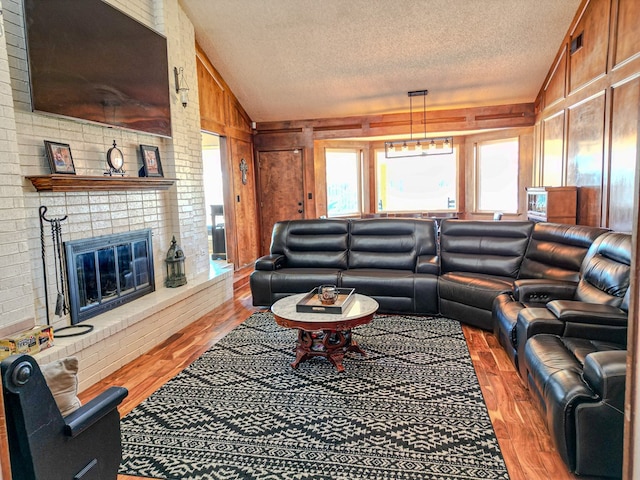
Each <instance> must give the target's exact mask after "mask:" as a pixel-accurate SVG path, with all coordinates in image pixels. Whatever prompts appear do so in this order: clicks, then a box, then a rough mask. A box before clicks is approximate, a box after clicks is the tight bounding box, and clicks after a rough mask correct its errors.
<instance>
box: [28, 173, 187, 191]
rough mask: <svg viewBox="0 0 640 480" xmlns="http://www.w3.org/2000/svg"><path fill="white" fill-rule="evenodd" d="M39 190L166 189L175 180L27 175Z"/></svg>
mask: <svg viewBox="0 0 640 480" xmlns="http://www.w3.org/2000/svg"><path fill="white" fill-rule="evenodd" d="M27 178H28V179H29V180H30V181H31V183H33V186H34V187H35V188H36V190H37V191H39V192H86V191H89V190H101V191H105V190H167V189H168V188H169V187H171V185H173V184H174V183H175V182H176V179H175V178H164V177H120V176H117V177H116V176H112V177H111V176H109V175H103V176H89V175H64V174H52V175H35V176H30V177H27Z"/></svg>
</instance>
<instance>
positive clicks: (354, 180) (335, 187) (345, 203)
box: [325, 148, 360, 217]
mask: <svg viewBox="0 0 640 480" xmlns="http://www.w3.org/2000/svg"><path fill="white" fill-rule="evenodd" d="M358 157H359V150H357V149H338V148H327V149H326V150H325V159H326V164H327V215H328V216H329V217H333V216H336V215H348V214H351V213H360V200H359V199H360V168H359V164H360V162H359V161H358Z"/></svg>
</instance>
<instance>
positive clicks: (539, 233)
mask: <svg viewBox="0 0 640 480" xmlns="http://www.w3.org/2000/svg"><path fill="white" fill-rule="evenodd" d="M606 231H607V230H606V229H604V228H597V227H588V226H584V225H564V224H558V223H536V224H535V226H534V227H533V232H531V241H530V242H529V246H528V247H527V252H526V253H525V256H524V259H523V260H522V267H521V268H520V275H519V278H544V279H554V280H563V281H570V282H577V281H578V280H579V274H580V267H581V265H582V260H583V259H584V257H585V255H586V254H587V251H588V250H589V247H591V245H592V244H593V242H594V241H595V240H596V238H598V237H599V236H600V235H602V234H603V233H605V232H606Z"/></svg>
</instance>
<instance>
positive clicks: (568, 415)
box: [521, 334, 627, 477]
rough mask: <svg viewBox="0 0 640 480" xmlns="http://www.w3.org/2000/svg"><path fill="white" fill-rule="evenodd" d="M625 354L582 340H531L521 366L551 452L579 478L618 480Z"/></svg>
mask: <svg viewBox="0 0 640 480" xmlns="http://www.w3.org/2000/svg"><path fill="white" fill-rule="evenodd" d="M626 359H627V351H626V350H625V346H624V345H620V344H615V343H612V342H606V341H598V340H590V339H584V338H574V337H561V336H558V335H551V334H540V335H535V336H533V337H532V338H530V339H529V341H527V344H526V347H525V352H524V358H523V359H522V360H521V362H522V363H525V364H526V365H527V372H528V374H527V383H528V386H529V391H530V393H531V396H532V398H533V399H534V402H535V403H536V404H537V406H538V408H539V410H540V412H541V413H542V418H543V420H544V421H545V423H546V425H547V429H548V430H549V433H550V435H551V439H552V441H553V443H554V445H555V447H556V450H557V451H558V453H559V454H560V457H562V460H563V461H564V462H565V463H566V465H567V467H568V468H569V470H570V471H572V472H574V473H576V474H578V475H588V476H598V477H600V476H605V477H620V476H621V475H622V457H623V432H624V397H625V377H626Z"/></svg>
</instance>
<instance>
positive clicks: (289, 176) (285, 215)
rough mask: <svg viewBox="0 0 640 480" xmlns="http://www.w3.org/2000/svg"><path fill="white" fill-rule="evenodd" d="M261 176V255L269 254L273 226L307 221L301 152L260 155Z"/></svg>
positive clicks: (298, 150)
mask: <svg viewBox="0 0 640 480" xmlns="http://www.w3.org/2000/svg"><path fill="white" fill-rule="evenodd" d="M258 169H259V175H260V194H259V197H260V198H259V206H260V226H261V229H260V231H261V242H260V245H261V250H262V254H263V255H266V254H267V253H269V247H270V246H271V232H272V230H273V225H274V224H275V223H276V222H279V221H282V220H295V219H301V218H304V216H305V215H304V181H303V178H304V177H303V160H302V151H301V150H300V149H295V150H277V151H269V152H258Z"/></svg>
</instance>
